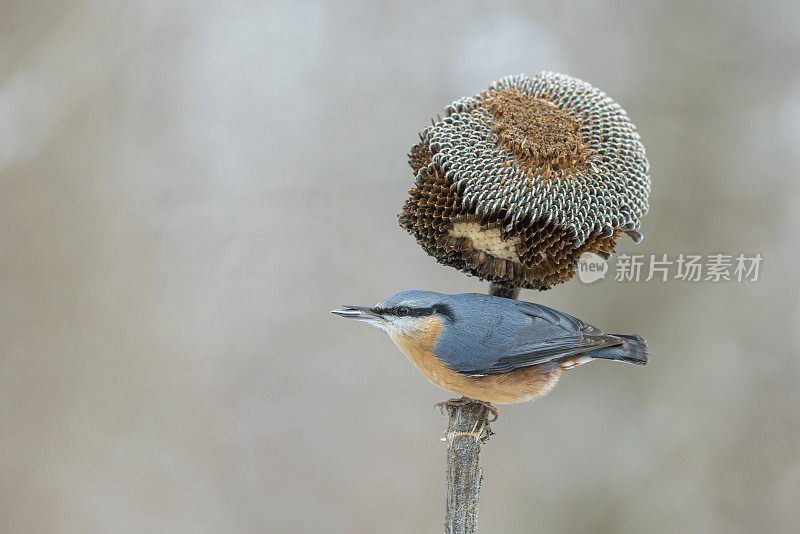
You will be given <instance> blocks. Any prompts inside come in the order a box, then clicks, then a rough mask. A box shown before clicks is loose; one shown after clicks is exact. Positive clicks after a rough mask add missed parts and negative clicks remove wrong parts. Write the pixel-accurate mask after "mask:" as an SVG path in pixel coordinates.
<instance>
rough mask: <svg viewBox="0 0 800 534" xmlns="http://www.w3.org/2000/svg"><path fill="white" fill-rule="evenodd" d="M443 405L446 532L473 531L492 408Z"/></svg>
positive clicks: (508, 292)
mask: <svg viewBox="0 0 800 534" xmlns="http://www.w3.org/2000/svg"><path fill="white" fill-rule="evenodd" d="M489 294H491V295H494V296H498V297H505V298H512V299H515V298H517V296H518V295H519V289H517V288H514V289H508V288H503V287H499V286H496V285H494V284H492V286H491V288H490V289H489ZM444 406H445V408H446V409H447V414H448V416H449V421H448V423H447V430H446V431H445V438H446V440H447V465H446V468H445V472H446V481H447V496H446V503H445V504H446V507H445V516H444V532H445V534H474V533H475V532H477V530H478V500H479V498H480V492H481V482H482V481H483V471H482V469H481V466H480V454H481V445H482V444H483V443H485V442H486V441H487V440H488V439H489V436H491V435H492V430H491V428H490V427H489V414H490V412H489V409H488V408H487V407H486V405H484V404H482V403H479V402H471V401H470V400H469V399H465V400H464V401H463V402H462V401H455V402H448V403H445V404H444Z"/></svg>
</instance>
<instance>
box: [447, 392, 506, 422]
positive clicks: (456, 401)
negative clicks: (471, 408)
mask: <svg viewBox="0 0 800 534" xmlns="http://www.w3.org/2000/svg"><path fill="white" fill-rule="evenodd" d="M470 403H472V404H480V405H481V406H483V407H484V408H486V410H487V411H489V413H491V414H492V416H493V417H492V418H491V419H489V422H490V423H493V422H494V421H497V418H498V417H499V416H500V412H499V410H498V409H497V408H495V407H494V406H493V405H492V403H490V402H486V401H481V400H475V399H470V398H469V397H458V398H455V397H454V398H452V399H447V400H446V401H442V402H437V403H436V404H435V406H436V408H439V411H440V412H442V415H447V414H446V413H445V408H447V407H448V406H464V405H465V404H470Z"/></svg>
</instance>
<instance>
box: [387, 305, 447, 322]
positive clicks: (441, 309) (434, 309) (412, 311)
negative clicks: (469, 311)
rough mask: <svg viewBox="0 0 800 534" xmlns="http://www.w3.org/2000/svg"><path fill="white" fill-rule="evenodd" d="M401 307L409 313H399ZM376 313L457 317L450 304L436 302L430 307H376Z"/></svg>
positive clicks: (401, 315)
mask: <svg viewBox="0 0 800 534" xmlns="http://www.w3.org/2000/svg"><path fill="white" fill-rule="evenodd" d="M400 308H404V309H405V310H407V313H405V314H402V313H398V310H400ZM374 311H375V313H379V314H381V315H395V316H398V317H425V316H428V315H434V314H437V315H441V316H442V317H446V318H447V319H449V320H450V321H452V320H453V319H455V314H454V313H453V309H452V308H451V307H450V306H448V305H447V304H434V305H433V306H430V307H428V308H414V307H411V306H396V307H394V308H374Z"/></svg>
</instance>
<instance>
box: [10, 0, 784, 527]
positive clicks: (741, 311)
mask: <svg viewBox="0 0 800 534" xmlns="http://www.w3.org/2000/svg"><path fill="white" fill-rule="evenodd" d="M798 17H800V5H798V4H797V3H796V2H790V1H786V2H779V1H767V2H727V1H716V2H702V3H701V2H692V1H681V2H675V1H673V0H661V1H656V2H649V1H645V2H643V1H630V2H612V1H563V2H529V1H525V2H523V1H519V2H492V3H488V2H486V3H479V2H471V1H460V2H453V3H440V2H432V1H417V0H414V1H406V2H386V3H378V2H369V1H364V2H360V3H354V2H300V1H286V2H281V3H274V2H264V1H257V0H252V1H231V2H222V1H219V2H214V1H210V0H205V1H183V2H174V1H163V0H136V1H110V0H84V1H74V2H52V1H44V0H4V1H3V2H2V3H0V532H3V533H10V534H14V533H40V532H41V533H95V532H97V533H140V532H165V533H185V532H193V533H221V532H226V533H227V532H236V533H240V532H270V533H272V532H275V533H283V532H287V533H294V532H336V533H374V532H386V533H408V532H438V531H439V529H440V522H441V518H442V503H443V487H444V486H443V480H442V466H443V451H444V449H443V445H442V443H441V442H440V441H439V437H440V435H441V431H442V429H443V425H444V420H443V418H442V417H441V416H440V415H439V414H438V413H437V412H436V411H435V410H434V408H433V404H434V403H435V402H436V401H439V400H442V399H443V398H445V397H446V394H445V393H444V392H441V391H439V390H437V389H435V388H434V387H433V386H431V385H429V384H428V383H427V382H426V381H424V379H423V378H422V377H421V376H420V375H419V374H418V373H417V372H416V371H415V370H414V369H413V368H412V366H411V365H409V364H408V362H407V361H405V359H404V358H403V357H402V355H401V354H400V353H399V352H398V351H397V350H396V349H395V348H394V347H393V346H392V345H391V344H390V342H389V341H388V339H386V338H385V337H384V336H383V334H381V333H380V332H378V331H377V330H373V329H368V328H366V327H364V326H362V325H358V324H353V323H351V322H346V321H344V320H342V319H339V318H336V317H333V316H331V315H329V314H328V310H330V309H331V308H333V307H334V306H337V305H339V304H344V303H353V304H371V303H375V302H376V301H378V300H379V299H380V298H382V297H384V296H385V295H387V294H389V293H392V292H394V291H397V290H401V289H409V288H423V289H434V290H439V291H446V292H461V291H485V290H486V284H483V283H481V282H479V281H478V280H476V279H474V278H468V277H466V276H463V275H461V274H460V273H457V272H456V271H454V270H451V269H449V268H444V267H441V266H439V265H438V264H437V263H436V262H434V261H433V260H432V259H430V258H428V257H427V256H425V255H424V254H423V253H422V251H421V249H419V248H418V247H417V245H416V244H415V243H414V241H413V240H412V239H411V238H410V237H409V236H408V235H406V233H405V232H403V231H402V230H400V229H399V228H398V227H397V224H396V219H395V217H396V214H397V213H398V211H399V209H400V206H401V204H402V202H403V200H404V198H405V194H406V192H407V190H408V188H409V187H410V185H411V173H410V170H409V168H408V167H407V165H406V161H405V154H406V152H407V151H408V149H409V148H410V146H411V145H412V144H413V143H414V142H415V139H416V138H417V132H418V131H419V130H420V129H421V128H423V127H424V126H425V125H426V124H427V123H428V121H429V118H430V116H432V115H435V114H436V113H439V112H441V110H442V108H443V107H444V106H445V105H446V104H447V103H449V102H450V101H451V100H453V99H454V98H456V97H459V96H462V95H466V94H472V93H475V92H478V91H480V90H482V89H483V88H485V86H486V85H487V84H488V82H489V81H491V80H493V79H495V78H497V77H499V76H502V75H505V74H510V73H517V72H526V73H529V74H534V73H536V72H538V71H540V70H544V69H553V70H559V71H564V72H567V73H570V74H573V75H576V76H579V77H581V78H584V79H586V80H587V81H590V82H591V83H593V84H595V85H597V86H598V87H600V88H602V89H604V90H605V91H607V92H608V93H609V94H611V95H612V96H613V97H614V98H615V99H617V100H618V101H619V102H621V103H622V104H623V105H624V107H625V108H626V109H627V110H628V112H629V113H630V115H631V116H632V117H633V119H634V121H635V122H636V124H637V125H638V126H639V129H640V131H641V134H642V137H643V139H644V142H645V145H646V147H647V150H648V155H649V157H650V160H651V163H652V174H653V192H652V197H651V206H652V209H651V214H650V215H648V216H647V217H646V218H645V220H644V224H643V230H644V233H645V241H644V242H643V243H642V244H641V245H639V246H635V245H633V244H632V243H631V242H630V241H628V240H623V241H621V243H620V247H619V249H618V251H619V252H627V253H633V252H636V253H643V254H649V253H659V254H660V253H662V252H667V253H671V254H675V253H679V252H697V253H713V252H726V253H739V252H745V253H756V252H758V253H761V254H762V255H763V257H764V263H763V265H762V271H761V280H759V281H758V282H757V283H754V284H738V283H722V284H711V283H697V284H690V283H682V282H669V283H659V282H650V283H640V284H619V283H614V282H613V281H612V282H609V281H604V282H598V283H597V284H594V285H591V286H585V285H581V284H580V283H579V282H577V281H573V282H570V283H568V284H566V285H564V286H562V287H557V288H555V289H553V290H552V291H550V292H547V293H543V294H540V293H535V292H532V291H525V292H523V298H526V299H531V300H537V301H539V302H543V303H545V304H548V305H552V306H556V307H559V308H562V309H564V310H566V311H569V312H571V313H574V314H576V315H578V316H580V317H582V318H584V319H587V320H589V321H591V322H593V323H595V324H597V325H598V326H600V327H602V328H605V329H607V330H609V331H619V332H638V333H640V334H643V335H644V336H646V337H647V339H648V341H649V343H650V346H651V349H652V362H651V364H650V365H648V366H647V367H646V368H637V367H633V366H624V365H614V364H610V363H608V364H595V365H591V366H583V367H581V368H579V369H577V370H575V371H572V372H570V373H568V374H567V375H566V376H565V377H564V378H563V379H562V382H561V384H560V385H559V386H558V387H557V388H556V390H555V391H554V392H553V393H552V394H551V395H550V396H549V397H546V398H544V399H542V400H539V401H537V402H535V403H533V404H529V405H524V406H515V407H510V408H505V409H503V411H502V415H501V418H500V420H499V421H498V423H497V424H496V425H495V430H496V432H497V435H496V436H495V437H494V438H493V439H492V441H491V442H490V443H489V444H488V446H487V447H486V449H485V455H484V458H485V475H486V476H485V482H484V489H483V496H482V497H483V498H482V501H481V512H480V522H481V526H482V531H483V532H509V533H511V532H514V533H528V532H536V533H538V532H541V533H550V532H553V533H554V532H558V533H584V532H592V533H642V532H648V533H676V532H698V533H717V532H719V533H726V534H738V533H742V534H744V533H752V532H796V531H797V528H798V525H799V524H800V507H799V506H798V502H800V410H799V408H800V387H798V382H799V381H800V358H799V357H798V352H800V351H798V348H800V347H799V346H800V336H799V335H798V329H797V324H798V321H800V308H799V307H798V298H797V297H798V283H797V267H798V264H799V262H800V252H798V248H797V233H798V231H797V228H798V225H799V224H800V215H798V211H797V205H798V201H800V184H799V183H798V171H800V161H799V160H800V156H799V155H798V151H797V147H798V146H800V127H799V126H798V124H800V69H798V66H800V32H798V30H797V20H798Z"/></svg>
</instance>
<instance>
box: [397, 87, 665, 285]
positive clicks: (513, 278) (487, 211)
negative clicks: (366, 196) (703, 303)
mask: <svg viewBox="0 0 800 534" xmlns="http://www.w3.org/2000/svg"><path fill="white" fill-rule="evenodd" d="M409 164H410V165H411V168H412V169H413V170H414V174H415V175H416V182H415V185H414V187H413V188H412V189H411V191H410V197H409V198H408V200H407V201H406V203H405V205H404V206H403V210H402V213H401V214H400V225H401V226H402V227H403V228H405V229H406V230H408V232H409V233H411V234H412V235H413V236H414V237H416V238H417V241H418V242H419V243H420V245H422V247H423V248H424V249H425V250H426V251H427V252H428V254H430V255H432V256H433V257H435V258H436V259H437V260H438V261H439V262H441V263H443V264H446V265H451V266H453V267H456V268H458V269H461V270H463V271H465V272H467V273H470V274H473V275H476V276H479V277H481V278H485V279H487V280H490V281H491V282H493V283H495V284H498V285H500V286H505V287H527V288H537V289H545V288H547V287H550V286H551V285H553V284H558V283H561V282H565V281H567V280H569V279H570V278H572V276H573V275H574V274H575V266H576V264H577V260H578V258H579V257H580V255H581V254H583V253H584V252H594V253H596V254H600V255H603V256H606V257H607V256H608V255H609V254H610V253H611V252H613V250H614V246H615V244H616V240H617V238H618V237H619V236H620V235H621V234H623V233H626V234H628V235H630V236H631V237H633V239H634V241H635V242H639V240H640V239H641V234H639V232H638V230H639V225H640V222H639V219H640V218H641V217H642V215H644V214H645V213H646V212H647V197H648V195H649V192H650V176H649V164H648V162H647V158H646V157H645V151H644V146H642V143H641V141H640V140H639V134H638V133H637V132H636V127H635V126H634V125H633V123H632V122H631V121H630V119H629V118H628V116H627V115H626V114H625V111H624V110H623V109H622V108H621V107H620V106H619V105H618V104H617V103H616V102H614V101H613V100H611V98H609V97H608V96H606V94H605V93H603V92H602V91H600V90H598V89H595V88H594V87H592V86H591V85H589V84H588V83H586V82H583V81H581V80H578V79H576V78H572V77H571V76H567V75H565V74H558V73H553V72H543V73H541V74H538V75H537V76H535V77H533V78H529V77H528V76H525V75H517V76H507V77H505V78H502V79H500V80H498V81H496V82H494V83H493V84H492V85H491V86H490V87H489V89H487V90H486V91H484V92H483V93H480V94H478V95H475V96H471V97H465V98H461V99H459V100H456V101H455V102H453V103H452V104H450V105H449V106H448V107H447V108H446V110H445V116H444V118H440V119H439V121H438V122H434V123H433V125H432V126H429V127H428V128H426V129H425V130H424V131H423V132H422V133H421V134H420V143H418V144H416V145H414V146H413V147H412V148H411V153H410V154H409Z"/></svg>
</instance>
